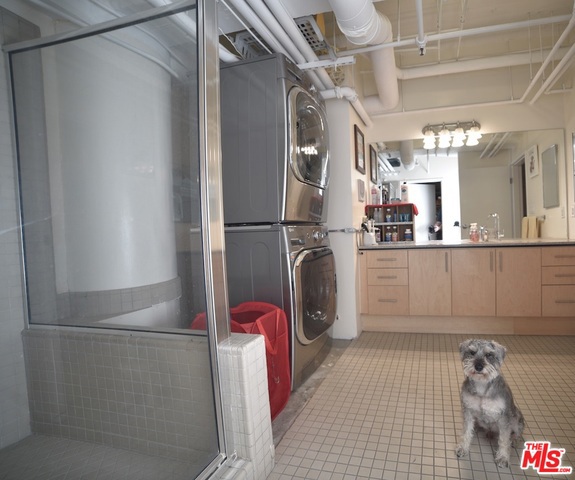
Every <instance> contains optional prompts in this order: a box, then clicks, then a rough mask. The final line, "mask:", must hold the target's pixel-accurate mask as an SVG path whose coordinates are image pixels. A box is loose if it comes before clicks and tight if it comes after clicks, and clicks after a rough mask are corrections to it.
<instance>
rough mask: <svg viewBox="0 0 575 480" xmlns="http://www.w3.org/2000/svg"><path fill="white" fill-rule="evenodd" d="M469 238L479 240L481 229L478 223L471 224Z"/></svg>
mask: <svg viewBox="0 0 575 480" xmlns="http://www.w3.org/2000/svg"><path fill="white" fill-rule="evenodd" d="M469 240H471V241H472V242H479V229H478V228H477V223H471V224H469Z"/></svg>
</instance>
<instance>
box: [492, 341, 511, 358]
mask: <svg viewBox="0 0 575 480" xmlns="http://www.w3.org/2000/svg"><path fill="white" fill-rule="evenodd" d="M489 344H490V346H491V347H492V348H493V350H495V354H496V355H497V358H499V362H500V363H503V360H505V354H506V353H507V349H506V348H505V347H504V346H503V345H501V344H499V343H497V342H496V341H494V340H491V342H489Z"/></svg>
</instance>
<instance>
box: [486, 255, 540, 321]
mask: <svg viewBox="0 0 575 480" xmlns="http://www.w3.org/2000/svg"><path fill="white" fill-rule="evenodd" d="M495 253H496V265H497V267H496V268H497V274H496V275H497V281H496V283H497V309H496V312H497V315H498V316H500V317H520V316H525V317H539V316H541V248H536V247H519V248H513V247H505V248H497V249H496V250H495Z"/></svg>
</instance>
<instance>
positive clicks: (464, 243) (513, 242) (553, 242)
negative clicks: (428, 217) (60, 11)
mask: <svg viewBox="0 0 575 480" xmlns="http://www.w3.org/2000/svg"><path fill="white" fill-rule="evenodd" d="M565 245H575V240H564V239H552V238H529V239H521V238H516V239H514V238H509V239H504V240H489V241H488V242H472V241H471V240H453V241H448V240H427V241H415V242H379V243H377V244H376V245H369V246H367V245H360V246H359V249H360V250H390V249H403V248H406V249H414V248H458V247H473V248H482V247H487V248H496V247H534V246H539V247H547V246H565Z"/></svg>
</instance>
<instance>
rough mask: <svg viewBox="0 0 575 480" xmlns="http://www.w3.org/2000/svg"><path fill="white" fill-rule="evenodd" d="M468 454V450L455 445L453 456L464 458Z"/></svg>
mask: <svg viewBox="0 0 575 480" xmlns="http://www.w3.org/2000/svg"><path fill="white" fill-rule="evenodd" d="M468 453H469V450H467V449H465V448H464V447H463V445H457V447H456V448H455V455H457V456H458V457H459V458H461V457H465V456H466V455H467V454H468Z"/></svg>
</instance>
